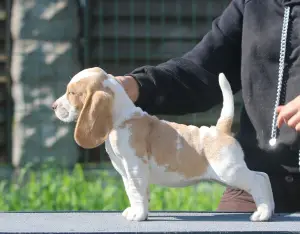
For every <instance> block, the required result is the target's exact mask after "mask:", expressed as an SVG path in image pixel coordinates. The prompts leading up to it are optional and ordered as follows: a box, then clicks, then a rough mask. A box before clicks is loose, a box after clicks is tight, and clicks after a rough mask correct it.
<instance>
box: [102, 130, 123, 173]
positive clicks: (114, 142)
mask: <svg viewBox="0 0 300 234" xmlns="http://www.w3.org/2000/svg"><path fill="white" fill-rule="evenodd" d="M119 146H120V140H118V135H117V131H115V130H113V131H112V132H111V133H110V134H109V136H108V138H107V140H106V141H105V150H106V152H107V154H108V156H109V158H110V160H111V162H112V165H113V167H114V168H115V169H116V170H117V171H118V172H119V173H120V175H121V176H125V177H126V171H125V168H124V165H123V162H122V161H123V155H122V153H121V152H120V147H119Z"/></svg>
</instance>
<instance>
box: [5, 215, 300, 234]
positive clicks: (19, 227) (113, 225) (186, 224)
mask: <svg viewBox="0 0 300 234" xmlns="http://www.w3.org/2000/svg"><path fill="white" fill-rule="evenodd" d="M249 216H250V214H247V213H244V214H237V213H226V214H225V213H184V212H176V213H175V212H152V213H150V216H149V220H148V221H143V222H128V221H126V220H125V219H124V218H123V217H122V216H121V213H120V212H65V213H63V212H60V213H5V212H4V213H3V212H2V213H0V223H1V225H0V233H6V234H9V233H118V232H123V233H125V232H126V233H166V232H167V233H210V232H214V233H237V232H242V233H248V232H256V233H265V232H270V233H288V232H290V233H295V232H299V233H300V222H299V221H300V214H276V215H274V217H273V219H272V221H270V222H264V223H262V222H261V223H253V222H250V221H249Z"/></svg>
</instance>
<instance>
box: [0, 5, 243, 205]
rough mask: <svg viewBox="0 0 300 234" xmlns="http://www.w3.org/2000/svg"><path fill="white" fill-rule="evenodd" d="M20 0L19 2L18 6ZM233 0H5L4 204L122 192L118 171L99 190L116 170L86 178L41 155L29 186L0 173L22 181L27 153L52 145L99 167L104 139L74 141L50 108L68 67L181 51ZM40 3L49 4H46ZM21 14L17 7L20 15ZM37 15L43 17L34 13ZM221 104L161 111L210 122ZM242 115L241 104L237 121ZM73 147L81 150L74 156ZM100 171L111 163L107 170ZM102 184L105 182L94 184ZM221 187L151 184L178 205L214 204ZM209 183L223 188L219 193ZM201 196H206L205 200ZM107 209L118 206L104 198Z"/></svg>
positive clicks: (119, 67) (0, 68) (1, 34)
mask: <svg viewBox="0 0 300 234" xmlns="http://www.w3.org/2000/svg"><path fill="white" fill-rule="evenodd" d="M16 2H18V4H20V5H19V6H18V7H17V8H13V6H14V3H16ZM229 2H230V0H97V1H96V0H95V1H91V0H76V1H75V0H57V1H56V0H49V1H46V0H43V1H41V0H35V1H34V0H30V1H29V0H0V26H1V27H0V162H1V163H2V162H3V165H4V167H0V193H1V195H2V196H1V197H2V199H0V209H4V210H6V209H8V210H9V209H12V210H18V209H22V210H26V209H36V210H42V209H46V210H47V209H48V210H49V209H50V210H51V209H58V208H59V209H85V208H86V207H89V208H91V209H102V208H103V207H104V203H103V204H102V203H101V202H102V201H101V199H103V200H106V201H109V200H110V199H115V200H117V201H120V202H124V197H125V195H124V191H123V190H122V191H123V192H122V194H120V192H119V193H118V194H119V195H118V194H116V195H115V194H113V191H115V190H114V189H116V188H120V187H121V186H122V184H121V183H120V181H118V183H117V184H115V186H114V187H109V188H107V189H103V190H101V189H102V188H101V186H100V185H99V184H103V183H104V184H105V183H106V182H107V183H110V182H109V180H110V179H111V175H110V174H106V175H102V177H97V179H96V181H94V182H90V183H84V179H83V178H82V176H81V172H80V171H78V170H77V172H76V173H75V174H72V175H71V176H68V175H66V174H63V173H60V174H59V173H57V170H56V169H55V170H49V171H48V172H45V171H44V169H43V167H42V165H41V167H39V166H40V165H38V168H35V169H36V170H35V171H37V174H35V175H34V177H33V178H31V179H30V180H29V183H28V184H26V186H24V187H22V188H21V187H19V184H18V185H16V186H15V185H14V184H13V185H9V186H10V187H8V190H7V189H6V187H5V186H6V185H5V184H4V182H3V181H2V178H4V177H6V176H8V177H10V176H11V172H12V171H14V172H17V173H16V174H17V175H21V184H22V176H23V174H22V170H20V169H22V166H23V164H22V163H23V161H24V162H25V163H26V162H27V163H28V162H29V163H31V162H42V161H43V158H45V157H46V156H49V155H51V154H55V155H54V157H56V159H57V160H58V161H59V160H61V158H63V157H65V158H68V157H69V158H72V157H73V159H72V160H71V163H70V164H68V166H70V165H71V166H72V165H74V164H75V163H76V162H79V163H81V164H82V165H83V166H84V168H85V169H88V171H89V172H90V171H93V170H89V169H91V168H96V169H99V168H101V167H102V166H103V165H105V163H104V162H105V161H107V159H108V157H107V155H106V153H105V150H104V146H100V147H98V148H96V149H93V150H83V149H81V148H80V147H78V146H75V142H74V140H73V130H72V127H66V125H63V124H62V123H59V121H58V120H57V119H56V118H54V116H53V112H52V110H50V103H51V98H52V99H53V98H57V97H58V96H59V95H61V94H62V92H64V90H65V85H66V83H67V82H68V80H69V78H70V77H71V76H72V75H73V74H72V72H71V71H76V70H77V71H79V70H80V69H83V68H86V67H92V66H100V67H102V68H103V69H104V70H106V71H109V72H110V73H111V74H114V75H122V74H125V73H127V72H130V71H132V70H133V69H135V68H137V67H139V66H143V65H146V64H147V65H157V64H159V63H161V62H164V61H166V60H168V59H170V58H174V57H179V56H181V55H182V54H183V53H185V52H187V51H188V50H190V49H192V48H193V47H194V46H195V45H196V43H198V42H199V41H200V40H201V39H202V37H203V36H204V35H205V34H206V32H207V31H208V30H209V29H210V27H211V22H212V20H213V19H214V18H216V17H217V16H218V15H219V14H220V13H221V12H222V11H223V9H224V8H225V7H226V6H227V4H228V3H229ZM68 3H69V4H73V5H72V6H71V7H67V6H66V5H65V4H68ZM76 4H77V5H76ZM44 5H45V6H46V7H47V10H45V9H43V6H44ZM19 7H20V8H19ZM22 7H23V10H22V9H21V8H22ZM72 7H73V8H74V9H73V10H72V9H71V8H72ZM77 7H78V12H77ZM20 9H21V10H20ZM19 10H20V12H19ZM13 13H14V15H13ZM64 14H66V15H64ZM68 14H69V15H68ZM77 14H78V16H77ZM16 15H17V16H18V17H17V18H14V16H16ZM22 17H23V18H24V20H27V22H26V24H25V23H23V22H19V25H16V20H18V19H20V18H22ZM72 17H73V18H72ZM13 19H14V20H13ZM38 20H40V21H41V22H40V23H38V22H37V21H38ZM72 20H74V21H73V22H72ZM12 21H14V22H12ZM31 24H32V25H31ZM65 25H68V27H65ZM16 35H17V36H16ZM73 35H75V36H73ZM74 38H76V39H74ZM70 45H71V46H70ZM55 53H56V54H55ZM62 61H63V62H62ZM47 64H49V66H48V65H47ZM53 64H54V65H53ZM74 64H75V65H74ZM30 66H31V67H30ZM51 66H52V67H53V70H51V69H52V67H51ZM69 66H75V68H69ZM30 70H32V71H30ZM16 90H19V91H20V90H21V91H22V92H21V93H18V92H19V91H16ZM32 92H33V93H34V94H33V95H31V93H32ZM49 100H50V101H49ZM240 100H241V99H239V98H237V99H236V104H237V107H238V106H239V105H240V104H241V102H240ZM23 102H24V106H23ZM219 111H220V108H219V107H216V108H213V109H212V110H210V111H208V112H206V113H198V114H192V115H185V116H172V117H171V116H160V117H162V118H164V119H167V120H171V121H176V122H179V123H185V124H193V125H196V126H199V125H200V124H206V125H207V124H208V125H209V124H213V123H215V121H216V120H217V118H218V116H219ZM24 113H25V114H24ZM20 116H21V117H20ZM238 118H239V117H238V114H236V122H235V124H236V125H237V123H238ZM20 119H21V120H20ZM66 129H67V130H66ZM60 131H61V132H60ZM64 131H65V132H67V134H68V137H65V138H66V139H64V140H63V143H61V141H62V140H57V139H55V137H56V136H57V135H59V134H62V138H64V136H63V134H65V132H64ZM12 133H13V134H12ZM26 134H27V135H26ZM51 134H52V135H51ZM67 134H66V135H67ZM12 135H13V136H12ZM20 136H21V138H22V137H23V136H24V138H26V139H25V140H24V139H22V140H23V141H22V142H21V143H17V144H16V141H15V140H14V139H17V138H18V137H20ZM45 139H46V140H45ZM53 139H54V141H55V140H56V143H55V144H52V143H51V142H52V140H53ZM18 140H20V139H18ZM16 146H17V147H27V149H26V150H24V152H22V153H21V154H22V157H24V159H22V157H20V156H16V155H15V154H16V152H17V153H18V154H20V151H22V150H19V149H17V148H16ZM59 147H60V149H61V150H55V148H56V149H57V148H59ZM75 151H76V152H75ZM56 152H60V153H59V154H58V153H56ZM75 153H78V155H79V156H78V157H77V156H76V157H74V155H73V154H75ZM65 154H66V155H65ZM21 161H22V163H20V162H21ZM61 161H63V160H61ZM12 165H13V167H11V166H12ZM108 165H109V166H110V163H108ZM7 168H9V170H7ZM16 168H17V170H16ZM11 169H13V170H11ZM96 171H97V173H98V172H99V171H100V172H99V173H105V172H103V171H102V170H96ZM104 171H105V170H104ZM35 176H36V177H35ZM103 181H104V182H103ZM98 185H99V189H100V188H101V189H100V190H99V189H97V188H98ZM4 187H5V188H4ZM64 189H67V191H65V190H64ZM93 189H94V190H93ZM222 189H223V188H220V187H216V188H215V190H214V188H213V187H211V186H204V187H201V189H198V188H188V189H186V190H181V191H179V190H177V191H176V193H175V192H174V191H175V190H170V192H167V193H165V192H164V191H162V190H158V189H157V190H155V192H154V194H155V195H154V196H156V201H157V204H156V205H157V206H156V207H158V208H159V207H164V209H165V208H168V207H169V208H170V209H172V208H173V207H174V206H173V204H175V203H176V204H177V206H176V207H181V208H182V209H185V208H187V209H195V210H199V209H203V210H211V209H212V207H214V208H215V206H216V204H217V203H216V202H217V200H218V197H219V196H220V194H221V192H222ZM69 190H72V191H69ZM78 191H79V192H78ZM213 191H218V192H217V195H216V196H217V198H216V197H215V196H214V192H213ZM6 192H7V193H6ZM194 193H197V194H198V195H197V196H195V197H193V198H192V197H191V196H189V194H194ZM74 194H75V195H74ZM91 194H92V195H91ZM162 196H170V197H172V199H174V200H172V199H169V200H170V201H169V203H168V204H167V203H166V204H163V203H162V202H161V197H162ZM87 197H89V199H90V200H89V199H87ZM98 197H99V199H98ZM187 197H191V199H190V200H189V201H188V202H186V203H183V202H182V201H181V198H182V199H183V198H184V199H185V198H187ZM125 199H126V200H127V198H125ZM52 200H53V201H52ZM203 200H205V201H206V202H204V203H202V201H203ZM212 201H213V202H212ZM88 203H91V204H89V205H87V204H88ZM6 204H9V205H6ZM107 204H109V202H107ZM124 204H125V203H124ZM194 204H198V206H195V205H194ZM86 205H87V206H86ZM115 207H119V206H115ZM105 209H114V207H113V206H112V207H109V206H108V207H105ZM159 209H160V208H159Z"/></svg>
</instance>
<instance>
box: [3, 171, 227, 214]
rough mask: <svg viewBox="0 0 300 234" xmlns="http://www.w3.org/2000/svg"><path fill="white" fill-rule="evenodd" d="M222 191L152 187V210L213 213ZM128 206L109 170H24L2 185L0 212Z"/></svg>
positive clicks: (118, 181)
mask: <svg viewBox="0 0 300 234" xmlns="http://www.w3.org/2000/svg"><path fill="white" fill-rule="evenodd" d="M25 175H26V176H25ZM24 178H26V179H24ZM223 191H224V187H223V186H221V185H218V184H210V183H202V184H200V185H197V186H190V187H186V188H162V187H159V186H154V185H152V186H151V203H150V210H164V211H166V210H177V211H213V210H215V209H216V207H217V205H218V202H219V200H220V198H221V194H222V192H223ZM127 206H128V199H127V196H126V194H125V190H124V186H123V183H122V180H121V177H120V176H119V175H118V174H115V173H112V172H111V171H109V170H98V171H96V172H94V173H91V174H89V175H86V174H85V173H84V172H83V170H82V168H81V166H80V165H76V167H75V169H74V170H72V171H71V172H70V171H67V170H60V169H58V168H54V167H52V168H51V167H46V166H45V167H43V168H41V169H40V170H38V171H37V170H28V171H27V170H26V169H23V170H22V171H21V173H20V176H19V177H18V178H17V179H16V180H14V182H12V181H4V180H2V181H1V182H0V210H1V211H63V210H74V211H78V210H105V211H113V210H123V209H125V208H126V207H127Z"/></svg>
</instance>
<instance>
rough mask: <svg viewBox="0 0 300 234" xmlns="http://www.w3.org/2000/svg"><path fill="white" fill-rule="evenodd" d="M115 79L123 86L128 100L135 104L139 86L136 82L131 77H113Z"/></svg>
mask: <svg viewBox="0 0 300 234" xmlns="http://www.w3.org/2000/svg"><path fill="white" fill-rule="evenodd" d="M115 78H116V79H117V80H118V81H119V83H120V84H121V85H122V86H123V88H124V89H125V91H126V93H127V95H128V96H129V98H130V99H131V100H132V101H133V102H135V101H136V100H137V99H138V96H139V86H138V84H137V82H136V80H135V79H134V78H133V77H131V76H115Z"/></svg>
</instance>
